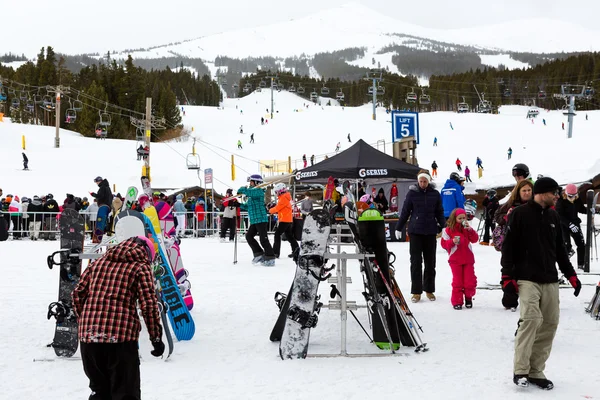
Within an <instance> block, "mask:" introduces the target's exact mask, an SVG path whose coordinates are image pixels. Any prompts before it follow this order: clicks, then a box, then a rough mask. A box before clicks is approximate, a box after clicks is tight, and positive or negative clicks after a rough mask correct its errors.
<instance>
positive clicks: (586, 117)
mask: <svg viewBox="0 0 600 400" xmlns="http://www.w3.org/2000/svg"><path fill="white" fill-rule="evenodd" d="M585 120H586V121H587V120H588V115H587V113H586V114H585Z"/></svg>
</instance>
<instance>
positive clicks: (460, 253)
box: [442, 209, 479, 306]
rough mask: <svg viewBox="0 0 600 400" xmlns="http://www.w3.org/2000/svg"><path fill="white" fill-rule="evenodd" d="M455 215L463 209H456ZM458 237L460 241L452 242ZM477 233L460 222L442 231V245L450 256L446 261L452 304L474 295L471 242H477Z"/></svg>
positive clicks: (473, 263)
mask: <svg viewBox="0 0 600 400" xmlns="http://www.w3.org/2000/svg"><path fill="white" fill-rule="evenodd" d="M454 212H455V213H456V215H457V216H458V215H460V214H465V210H463V209H456V210H455V211H454ZM457 236H458V237H459V238H460V242H459V243H458V244H455V243H454V240H453V239H454V237H457ZM478 240H479V235H477V231H476V230H475V229H473V228H471V227H468V228H464V227H463V226H462V225H461V224H460V223H457V224H455V226H454V229H450V228H449V227H447V228H445V229H444V231H443V233H442V247H443V248H444V249H446V251H447V252H448V254H449V255H450V257H449V258H448V263H449V264H450V268H451V269H452V296H451V298H450V301H451V303H452V305H453V306H457V305H460V306H462V304H463V296H464V298H466V299H468V300H470V299H472V298H473V296H475V288H476V287H477V277H476V276H475V256H474V255H473V250H472V248H471V243H477V241H478Z"/></svg>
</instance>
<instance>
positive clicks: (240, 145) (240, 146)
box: [237, 140, 243, 150]
mask: <svg viewBox="0 0 600 400" xmlns="http://www.w3.org/2000/svg"><path fill="white" fill-rule="evenodd" d="M237 148H238V149H240V150H243V148H242V141H241V140H238V141H237Z"/></svg>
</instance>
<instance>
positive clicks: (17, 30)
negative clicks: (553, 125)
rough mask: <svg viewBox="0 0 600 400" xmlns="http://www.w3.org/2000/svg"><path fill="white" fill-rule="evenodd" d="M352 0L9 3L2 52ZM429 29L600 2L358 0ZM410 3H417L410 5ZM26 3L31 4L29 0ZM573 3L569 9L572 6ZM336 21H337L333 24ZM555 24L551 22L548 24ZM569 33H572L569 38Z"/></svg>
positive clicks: (582, 17) (558, 14)
mask: <svg viewBox="0 0 600 400" xmlns="http://www.w3.org/2000/svg"><path fill="white" fill-rule="evenodd" d="M348 2H349V0H302V1H293V2H292V1H289V0H280V1H278V2H269V3H266V2H265V3H264V5H261V3H260V2H253V1H248V0H229V1H214V0H213V1H210V0H175V1H164V0H145V1H139V0H103V1H98V0H87V1H81V0H77V1H75V0H63V1H61V2H52V1H47V0H28V1H27V2H26V6H24V5H23V4H21V3H19V2H16V1H11V2H10V3H9V4H10V5H8V6H7V5H3V7H2V8H3V12H2V22H1V24H2V28H3V29H2V31H3V32H4V33H5V35H4V36H3V40H2V42H1V45H0V54H3V53H6V52H9V51H11V52H16V53H19V54H20V53H25V54H26V55H27V56H32V55H35V54H36V53H37V52H38V51H39V49H40V48H41V47H42V46H46V45H51V46H53V47H54V48H55V50H56V51H58V52H62V53H67V54H75V53H82V52H93V51H100V50H103V49H105V48H113V49H117V50H122V49H127V48H138V47H147V46H151V45H159V44H166V43H169V42H175V41H181V40H184V39H192V38H196V37H199V36H204V35H210V34H214V33H218V32H224V31H229V30H233V29H236V28H248V27H254V26H260V25H265V24H268V23H269V22H278V21H285V20H288V19H290V18H299V17H303V16H307V15H310V14H313V13H315V12H317V11H319V10H323V9H327V8H333V7H336V6H340V5H342V4H345V3H348ZM355 2H358V3H361V4H363V5H366V6H368V7H370V8H372V9H373V10H376V11H378V12H381V13H384V14H386V15H388V16H391V17H394V18H396V19H398V20H400V21H406V22H411V23H413V24H416V25H421V26H424V27H428V28H460V27H467V26H475V25H488V24H493V23H499V22H506V21H510V20H515V19H528V18H552V19H558V20H563V21H567V22H572V23H577V24H579V25H581V26H583V27H586V28H589V29H599V28H598V27H597V25H596V24H595V22H594V20H597V18H598V13H599V12H600V1H599V0H569V1H568V3H565V2H564V0H498V1H484V0H478V1H476V0H422V1H416V2H415V1H410V2H409V1H399V0H379V1H374V0H355ZM407 3H409V4H407ZM24 4H25V3H24ZM567 4H568V6H567ZM331 23H336V21H331ZM548 29H549V30H551V29H552V27H551V26H549V27H548ZM568 34H569V33H568V32H565V35H568Z"/></svg>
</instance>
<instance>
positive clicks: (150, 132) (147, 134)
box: [146, 129, 152, 137]
mask: <svg viewBox="0 0 600 400" xmlns="http://www.w3.org/2000/svg"><path fill="white" fill-rule="evenodd" d="M150 136H152V131H151V130H150V129H148V130H146V137H150Z"/></svg>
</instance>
